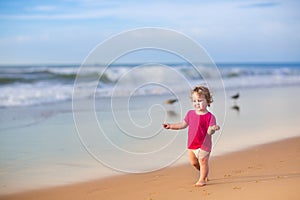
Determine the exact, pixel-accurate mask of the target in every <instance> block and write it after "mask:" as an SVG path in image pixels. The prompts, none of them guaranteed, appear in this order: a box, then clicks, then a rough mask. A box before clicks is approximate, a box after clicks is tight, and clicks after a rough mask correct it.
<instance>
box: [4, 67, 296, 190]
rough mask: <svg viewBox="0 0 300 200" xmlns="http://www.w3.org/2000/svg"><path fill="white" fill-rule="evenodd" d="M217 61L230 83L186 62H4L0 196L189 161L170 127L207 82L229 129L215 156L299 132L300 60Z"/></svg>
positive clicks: (218, 139)
mask: <svg viewBox="0 0 300 200" xmlns="http://www.w3.org/2000/svg"><path fill="white" fill-rule="evenodd" d="M217 67H218V71H217V73H218V72H219V73H220V74H219V75H221V79H220V76H218V74H216V71H214V70H212V69H210V68H209V67H202V68H200V69H197V70H195V69H194V68H193V67H192V66H189V65H186V64H169V65H153V64H151V65H140V66H137V65H115V66H110V67H109V68H103V67H101V66H86V67H85V70H84V71H83V72H81V73H80V76H79V77H77V79H76V76H77V72H78V71H79V69H80V67H79V66H59V65H58V66H16V67H11V66H10V67H5V66H2V67H1V68H0V91H1V93H0V180H1V181H0V184H1V185H0V194H2V193H10V192H16V191H21V190H26V189H35V188H39V187H48V186H55V185H61V184H70V183H74V182H80V181H86V180H91V179H97V178H101V177H105V176H111V175H116V174H120V173H121V174H122V173H124V172H125V173H126V172H131V173H132V172H133V173H142V172H148V171H153V170H157V169H160V168H163V167H168V166H171V165H174V164H178V163H179V164H180V163H188V157H187V156H186V152H185V150H186V137H187V135H186V130H182V131H167V130H163V129H162V126H161V123H163V122H177V121H180V120H182V119H183V117H184V115H185V113H186V111H187V110H189V109H191V103H190V99H189V89H190V88H191V87H193V86H194V85H198V84H206V85H209V86H211V89H212V92H213V96H214V102H213V104H212V106H211V107H210V108H209V109H210V111H212V112H213V113H214V114H215V115H216V117H217V122H218V124H220V125H221V127H222V130H221V131H220V132H218V133H216V134H215V135H214V136H213V145H214V148H213V153H212V156H216V155H221V154H224V153H227V152H232V151H236V150H239V149H243V148H248V147H251V146H253V145H257V144H262V143H266V142H270V141H274V140H278V139H283V138H287V137H293V136H299V133H300V132H299V131H300V129H299V128H298V127H297V126H296V124H297V122H298V121H299V116H298V113H299V112H300V110H299V106H296V105H297V104H298V102H299V101H300V99H299V98H300V97H299V95H297V94H299V92H300V63H298V64H297V63H293V64H291V63H280V64H276V63H275V64H266V63H262V64H252V63H247V64H217ZM76 81H77V82H76ZM220 83H221V84H220ZM74 84H75V85H74ZM224 92H225V97H224ZM237 92H239V93H240V98H239V99H238V100H233V99H231V98H230V96H231V95H234V94H236V93H237ZM287 97H289V98H287ZM290 97H292V98H290ZM169 99H178V102H176V103H174V104H171V105H170V104H166V103H165V101H166V100H169ZM237 107H238V109H237ZM282 116H285V118H284V119H283V118H282ZM274 126H276V128H275V129H274ZM262 133H263V134H262Z"/></svg>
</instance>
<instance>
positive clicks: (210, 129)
mask: <svg viewBox="0 0 300 200" xmlns="http://www.w3.org/2000/svg"><path fill="white" fill-rule="evenodd" d="M219 129H220V126H218V125H213V126H209V127H208V130H207V134H208V135H212V134H214V133H215V132H216V131H217V130H219Z"/></svg>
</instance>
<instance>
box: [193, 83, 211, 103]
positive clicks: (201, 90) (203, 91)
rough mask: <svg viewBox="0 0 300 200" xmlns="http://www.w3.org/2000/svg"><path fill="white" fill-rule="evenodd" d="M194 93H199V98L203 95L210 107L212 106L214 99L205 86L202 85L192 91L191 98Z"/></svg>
mask: <svg viewBox="0 0 300 200" xmlns="http://www.w3.org/2000/svg"><path fill="white" fill-rule="evenodd" d="M194 93H197V94H198V95H199V96H201V95H203V96H204V97H205V99H206V101H207V104H208V106H210V104H211V103H212V102H213V98H212V96H211V94H210V91H209V89H208V88H207V87H205V86H202V85H200V86H196V87H194V89H193V90H192V91H191V96H192V95H193V94H194Z"/></svg>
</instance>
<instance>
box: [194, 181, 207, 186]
mask: <svg viewBox="0 0 300 200" xmlns="http://www.w3.org/2000/svg"><path fill="white" fill-rule="evenodd" d="M205 185H206V182H205V181H198V182H197V183H195V187H203V186H205Z"/></svg>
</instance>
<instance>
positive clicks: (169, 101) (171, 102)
mask: <svg viewBox="0 0 300 200" xmlns="http://www.w3.org/2000/svg"><path fill="white" fill-rule="evenodd" d="M177 101H178V99H169V100H166V101H165V104H173V103H175V102H177Z"/></svg>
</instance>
